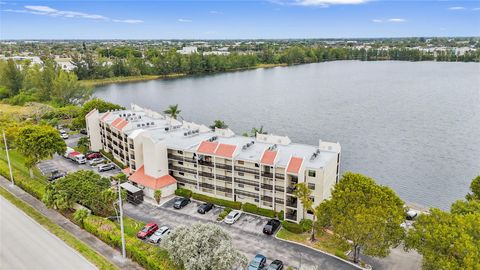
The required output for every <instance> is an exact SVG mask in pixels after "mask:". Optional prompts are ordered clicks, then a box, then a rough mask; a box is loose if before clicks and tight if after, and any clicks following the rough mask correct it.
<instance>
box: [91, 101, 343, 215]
mask: <svg viewBox="0 0 480 270" xmlns="http://www.w3.org/2000/svg"><path fill="white" fill-rule="evenodd" d="M86 121H87V131H88V134H89V137H90V143H91V148H92V150H100V149H103V150H105V151H108V152H110V153H112V154H113V156H114V157H115V158H116V159H117V160H119V161H121V162H122V163H124V164H126V165H127V166H128V167H127V169H125V170H124V171H125V173H127V174H128V175H129V180H130V181H131V182H132V183H133V184H135V185H137V186H138V187H140V188H142V189H143V190H144V193H145V195H146V196H149V197H153V194H154V191H155V190H157V189H161V190H162V196H169V195H171V194H173V193H174V191H175V189H176V188H177V187H184V188H187V189H190V190H192V191H194V192H196V193H201V194H205V195H208V196H213V197H218V198H222V199H226V200H233V201H240V202H243V203H245V202H249V203H253V204H255V205H257V206H259V207H262V208H268V209H272V210H275V211H282V210H283V211H284V213H285V219H286V220H290V221H293V222H298V221H300V220H301V219H303V218H311V215H310V214H309V213H308V211H307V214H306V216H305V217H304V216H303V212H304V211H303V208H302V205H301V203H300V201H299V200H298V199H297V198H296V197H295V196H294V195H293V193H294V190H295V184H297V183H300V182H305V183H307V184H308V187H309V188H310V189H311V190H312V199H313V201H314V205H315V206H316V205H318V204H320V203H321V202H322V201H323V200H325V199H327V198H329V197H330V195H331V189H332V188H333V186H334V185H335V183H336V182H337V181H338V179H339V164H340V152H341V147H340V144H338V143H330V142H324V141H321V140H320V141H319V144H318V145H317V146H314V145H306V144H297V143H293V142H291V141H290V139H289V138H288V137H286V136H277V135H272V134H257V135H256V136H255V137H244V136H238V135H235V133H234V132H233V131H232V130H230V129H215V130H211V129H210V128H209V127H207V126H205V125H200V124H196V123H192V122H187V121H182V122H180V121H177V120H175V119H172V118H170V117H168V116H164V115H161V114H159V113H157V112H154V111H151V110H148V109H144V108H141V107H139V106H137V105H132V106H131V109H129V110H119V111H110V112H105V113H99V112H98V111H97V110H93V111H91V112H90V113H89V114H88V115H87V116H86Z"/></svg>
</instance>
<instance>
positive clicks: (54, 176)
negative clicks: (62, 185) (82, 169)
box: [48, 171, 67, 181]
mask: <svg viewBox="0 0 480 270" xmlns="http://www.w3.org/2000/svg"><path fill="white" fill-rule="evenodd" d="M65 175H67V174H66V173H65V172H62V171H53V172H51V173H50V174H49V175H48V181H53V180H56V179H58V178H62V177H64V176H65Z"/></svg>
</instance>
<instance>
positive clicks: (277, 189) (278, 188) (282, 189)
mask: <svg viewBox="0 0 480 270" xmlns="http://www.w3.org/2000/svg"><path fill="white" fill-rule="evenodd" d="M275 191H278V192H284V191H285V189H284V188H283V186H277V185H275Z"/></svg>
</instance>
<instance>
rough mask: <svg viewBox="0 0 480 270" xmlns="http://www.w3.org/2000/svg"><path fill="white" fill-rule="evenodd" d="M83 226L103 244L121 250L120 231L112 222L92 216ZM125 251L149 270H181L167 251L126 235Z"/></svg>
mask: <svg viewBox="0 0 480 270" xmlns="http://www.w3.org/2000/svg"><path fill="white" fill-rule="evenodd" d="M83 226H84V228H85V230H86V231H88V232H90V233H91V234H93V235H95V236H97V237H98V238H100V239H101V240H102V241H103V242H105V243H107V244H109V245H110V246H113V247H115V248H121V246H122V242H121V241H122V240H121V235H120V230H119V229H118V228H117V226H116V225H115V223H113V222H112V221H110V220H107V219H104V218H101V217H97V216H93V215H91V216H88V217H87V218H85V219H84V220H83ZM125 249H126V251H127V256H128V257H129V258H131V259H132V260H134V261H136V262H137V263H138V264H140V265H141V266H142V267H144V268H145V269H147V270H165V269H172V270H174V269H181V267H179V266H177V265H175V264H174V263H173V262H172V260H170V258H169V256H168V252H167V251H166V250H164V249H161V248H159V247H157V246H154V245H150V244H148V243H145V242H142V241H141V240H139V239H137V238H135V237H131V236H128V235H125Z"/></svg>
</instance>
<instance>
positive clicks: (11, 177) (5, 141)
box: [3, 130, 15, 186]
mask: <svg viewBox="0 0 480 270" xmlns="http://www.w3.org/2000/svg"><path fill="white" fill-rule="evenodd" d="M3 142H4V143H5V152H6V153H7V161H8V169H9V171H10V180H11V181H12V186H15V182H14V181H13V173H12V164H11V163H10V155H9V154H8V145H7V137H5V130H4V131H3Z"/></svg>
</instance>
